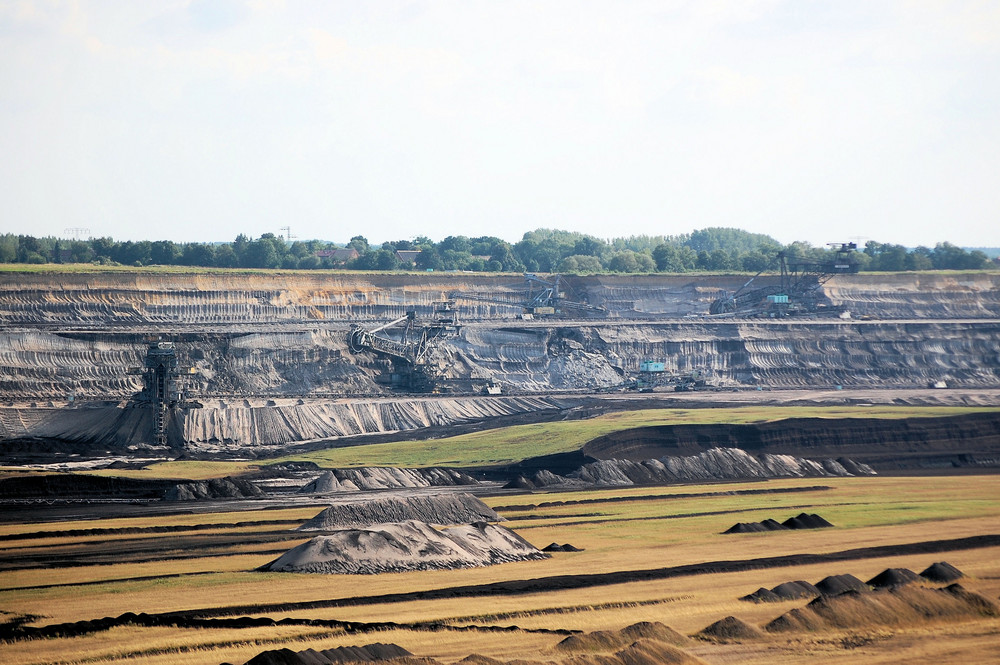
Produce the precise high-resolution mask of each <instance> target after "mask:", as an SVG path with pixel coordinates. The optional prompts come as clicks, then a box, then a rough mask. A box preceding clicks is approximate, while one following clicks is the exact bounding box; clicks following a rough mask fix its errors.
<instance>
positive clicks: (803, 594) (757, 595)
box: [740, 580, 820, 603]
mask: <svg viewBox="0 0 1000 665" xmlns="http://www.w3.org/2000/svg"><path fill="white" fill-rule="evenodd" d="M818 595H820V590H819V589H817V588H816V586H815V585H813V584H810V583H809V582H803V581H801V580H798V581H795V582H782V583H781V584H779V585H778V586H776V587H774V588H773V589H765V588H763V587H761V588H760V589H757V590H756V591H754V592H753V593H751V594H749V595H747V596H743V597H742V598H740V600H745V601H748V602H751V603H780V602H782V601H785V600H795V599H797V598H815V597H816V596H818Z"/></svg>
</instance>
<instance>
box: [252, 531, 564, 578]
mask: <svg viewBox="0 0 1000 665" xmlns="http://www.w3.org/2000/svg"><path fill="white" fill-rule="evenodd" d="M548 556H549V555H548V554H543V553H542V552H539V551H538V550H537V549H536V548H535V547H534V546H533V545H531V544H530V543H529V542H528V541H526V540H524V539H523V538H521V537H520V536H518V535H517V534H515V533H514V532H513V531H510V530H509V529H505V528H504V527H501V526H495V525H491V524H486V523H485V522H477V523H475V524H466V525H463V526H456V527H452V528H450V529H444V530H443V531H438V530H436V529H434V527H432V526H430V525H429V524H427V523H425V522H418V521H415V520H411V521H407V522H400V523H394V524H382V525H377V526H372V527H369V528H367V529H345V530H343V531H335V532H333V533H331V534H329V535H325V536H316V537H315V538H313V539H312V540H310V541H308V542H306V543H303V544H301V545H299V546H297V547H294V548H292V549H291V550H289V551H288V552H286V553H285V554H283V555H281V556H280V557H278V558H277V559H275V560H274V561H272V562H270V563H268V564H266V565H264V566H262V567H261V568H260V570H266V571H274V572H294V573H339V574H361V575H371V574H377V573H396V572H404V571H408V570H451V569H456V568H473V567H479V566H491V565H494V564H498V563H506V562H509V561H526V560H530V559H546V558H548Z"/></svg>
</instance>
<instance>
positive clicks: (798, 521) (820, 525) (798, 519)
mask: <svg viewBox="0 0 1000 665" xmlns="http://www.w3.org/2000/svg"><path fill="white" fill-rule="evenodd" d="M782 525H784V526H786V527H788V528H789V529H827V528H830V527H832V526H833V525H832V524H830V523H829V522H827V521H826V520H825V519H823V518H822V517H820V516H819V515H817V514H815V513H813V514H811V515H807V514H806V513H799V514H798V515H796V516H795V517H789V518H788V519H787V520H785V521H784V522H782Z"/></svg>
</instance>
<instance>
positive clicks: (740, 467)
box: [513, 448, 875, 488]
mask: <svg viewBox="0 0 1000 665" xmlns="http://www.w3.org/2000/svg"><path fill="white" fill-rule="evenodd" d="M845 462H846V464H845V463H842V462H841V461H840V460H823V461H822V462H817V461H814V460H808V459H802V458H798V457H792V456H791V455H767V454H765V455H759V456H754V455H751V454H750V453H747V452H746V451H743V450H740V449H738V448H712V449H711V450H706V451H705V452H703V453H699V454H698V455H693V456H690V457H661V458H660V459H650V460H643V461H642V462H634V461H632V460H620V459H607V460H598V461H596V462H591V463H589V464H584V465H583V466H581V467H580V468H579V469H577V470H576V471H573V472H571V473H569V474H568V476H566V477H563V476H558V475H556V474H553V473H551V472H548V471H539V472H536V473H535V474H534V475H532V476H531V477H530V478H525V477H524V476H521V477H519V478H517V479H515V480H514V481H513V483H514V486H515V487H522V488H523V487H524V485H525V484H526V483H527V484H530V485H531V486H532V487H559V486H590V485H596V486H606V487H616V486H629V485H660V484H669V483H681V482H697V481H703V480H736V479H744V478H745V479H750V478H782V477H791V478H803V477H823V476H827V477H829V476H853V475H855V474H854V473H851V472H849V471H848V470H847V468H846V467H847V466H851V467H852V468H854V469H855V470H856V471H857V472H858V473H859V474H861V475H874V474H875V472H874V470H872V469H871V468H870V467H867V466H865V465H858V464H854V463H851V462H850V461H849V460H845Z"/></svg>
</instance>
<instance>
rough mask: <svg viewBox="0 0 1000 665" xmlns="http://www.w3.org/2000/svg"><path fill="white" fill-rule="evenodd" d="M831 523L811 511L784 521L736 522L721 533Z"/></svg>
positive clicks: (818, 527)
mask: <svg viewBox="0 0 1000 665" xmlns="http://www.w3.org/2000/svg"><path fill="white" fill-rule="evenodd" d="M832 526H833V525H832V524H830V523H829V522H827V521H826V520H825V519H823V518H822V517H820V516H819V515H816V514H815V513H813V514H812V515H807V514H806V513H799V514H798V515H796V516H795V517H789V518H788V519H787V520H785V521H784V522H778V521H776V520H772V519H766V520H763V521H760V522H737V523H736V524H734V525H733V526H731V527H729V528H728V529H726V530H725V531H723V532H722V533H763V532H765V531H788V530H794V529H825V528H829V527H832Z"/></svg>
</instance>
